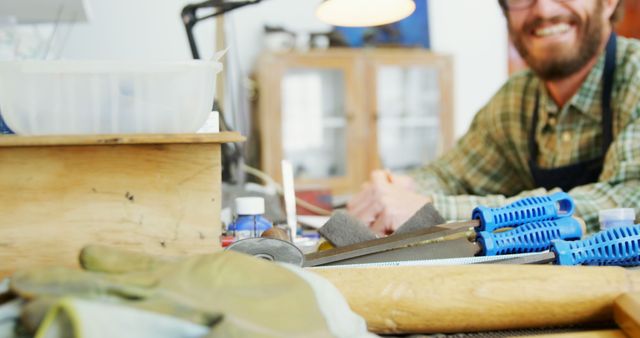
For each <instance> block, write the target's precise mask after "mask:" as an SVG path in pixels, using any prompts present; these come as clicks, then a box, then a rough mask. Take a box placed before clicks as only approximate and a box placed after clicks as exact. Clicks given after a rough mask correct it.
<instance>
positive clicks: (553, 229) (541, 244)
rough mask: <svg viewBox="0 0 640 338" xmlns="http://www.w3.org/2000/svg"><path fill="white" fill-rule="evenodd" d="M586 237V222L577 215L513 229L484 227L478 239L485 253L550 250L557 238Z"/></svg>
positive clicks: (572, 238) (485, 254) (484, 254)
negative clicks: (583, 233)
mask: <svg viewBox="0 0 640 338" xmlns="http://www.w3.org/2000/svg"><path fill="white" fill-rule="evenodd" d="M580 237H582V224H581V223H580V222H579V221H578V220H577V219H575V218H573V217H564V218H559V219H557V220H553V221H543V222H534V223H528V224H524V225H521V226H519V227H517V228H514V229H513V230H509V231H505V232H500V233H492V232H488V231H481V232H479V233H478V235H477V239H476V241H477V242H478V244H480V247H481V248H482V252H481V253H480V255H482V256H496V255H507V254H519V253H529V252H539V251H544V250H548V249H549V248H550V247H551V241H552V240H555V239H564V240H576V239H580Z"/></svg>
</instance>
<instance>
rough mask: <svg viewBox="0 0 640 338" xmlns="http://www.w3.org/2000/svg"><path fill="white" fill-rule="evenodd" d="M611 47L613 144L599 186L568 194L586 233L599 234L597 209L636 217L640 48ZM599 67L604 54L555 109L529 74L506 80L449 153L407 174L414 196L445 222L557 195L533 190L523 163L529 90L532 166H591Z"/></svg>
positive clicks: (638, 44)
mask: <svg viewBox="0 0 640 338" xmlns="http://www.w3.org/2000/svg"><path fill="white" fill-rule="evenodd" d="M617 48H618V49H617V56H616V64H617V66H616V71H615V78H614V83H613V93H612V110H613V114H614V117H613V129H614V131H613V132H614V134H613V135H614V141H613V143H612V144H611V146H610V147H609V150H608V152H607V154H606V158H605V163H604V169H603V171H602V174H601V175H600V178H599V180H598V182H596V183H592V184H588V185H583V186H579V187H576V188H574V189H572V190H571V191H569V194H570V195H571V196H572V197H573V198H574V200H575V202H576V214H577V215H578V216H580V217H582V218H583V219H584V220H585V221H586V222H587V225H588V229H589V231H595V230H598V210H601V209H608V208H616V207H628V208H635V209H636V213H638V211H640V41H638V40H631V39H625V38H618V42H617ZM603 68H604V53H602V55H601V56H600V58H599V60H598V62H597V64H596V66H595V67H594V68H593V69H592V70H591V72H590V73H589V75H588V76H587V78H586V80H585V81H584V83H583V84H582V87H580V89H579V90H578V92H577V93H576V94H575V95H574V96H573V97H572V98H571V99H570V101H569V102H567V104H565V105H564V107H562V108H559V107H558V106H557V105H556V104H555V103H554V101H553V100H552V99H551V98H550V97H549V95H548V93H547V91H546V89H545V87H544V85H543V83H542V82H541V80H540V79H538V78H537V77H536V76H535V75H534V74H533V73H532V72H530V71H524V72H521V73H518V74H516V75H514V76H512V77H511V78H510V79H509V80H508V81H507V83H506V84H505V85H504V86H503V87H502V88H501V89H500V90H499V91H498V93H497V94H496V95H495V96H494V97H493V98H492V99H491V100H490V101H489V103H488V104H487V105H486V106H484V107H483V108H482V109H481V110H480V111H479V112H478V114H477V115H476V116H475V118H474V120H473V123H472V124H471V127H470V128H469V131H468V132H467V134H466V135H464V136H463V137H462V138H461V139H460V140H459V141H458V142H457V144H456V146H455V147H454V148H453V149H452V150H450V151H448V152H447V153H446V154H445V155H444V156H442V157H441V158H439V159H438V160H436V161H435V162H433V163H431V164H430V165H428V166H426V167H425V168H422V169H420V170H417V171H415V172H413V173H412V176H413V177H414V178H415V179H416V181H417V183H418V188H419V191H420V192H421V193H423V194H425V195H429V196H431V197H432V198H433V200H434V204H435V207H436V208H437V209H438V210H439V211H440V212H441V213H442V214H443V216H444V217H445V218H447V219H468V218H469V217H470V215H471V211H472V209H473V208H474V207H475V206H477V205H486V206H490V207H491V206H499V205H503V204H506V203H510V202H511V201H513V200H515V199H517V198H521V197H525V196H531V195H543V194H547V193H550V192H555V191H559V189H554V190H552V191H547V190H546V189H544V188H537V189H536V186H535V184H534V181H533V178H532V176H531V172H530V170H529V166H528V163H527V161H528V160H529V148H528V142H527V140H528V135H529V134H528V131H529V130H530V129H531V128H532V115H533V109H534V103H535V96H536V91H537V90H540V111H539V119H538V125H537V126H535V128H536V140H537V142H538V145H539V155H538V165H539V166H540V167H541V168H556V167H561V166H565V165H569V164H574V163H578V162H581V161H586V160H591V159H593V158H596V157H598V156H599V155H600V153H601V143H602V124H601V122H602V119H601V109H600V101H601V92H602V72H603ZM523 95H524V97H523ZM523 106H524V109H523Z"/></svg>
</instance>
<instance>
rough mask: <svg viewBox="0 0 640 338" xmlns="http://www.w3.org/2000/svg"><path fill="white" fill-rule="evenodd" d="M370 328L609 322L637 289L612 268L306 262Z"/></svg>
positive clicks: (638, 280) (633, 278) (634, 280)
mask: <svg viewBox="0 0 640 338" xmlns="http://www.w3.org/2000/svg"><path fill="white" fill-rule="evenodd" d="M310 270H311V271H314V272H316V273H317V274H319V275H321V276H323V277H325V278H327V279H328V280H329V281H330V282H332V283H333V284H334V285H335V286H336V287H337V288H338V289H339V290H340V291H341V292H342V294H343V295H344V296H345V298H346V299H347V302H348V303H349V305H350V306H351V308H352V309H353V310H354V311H355V312H356V313H358V314H360V315H361V316H363V317H364V318H365V320H366V321H367V325H368V327H369V329H370V330H371V331H373V332H376V333H436V332H437V333H443V332H445V333H446V332H476V331H493V330H503V329H519V328H535V327H556V326H567V325H577V324H584V323H591V324H592V323H598V322H611V321H612V319H613V303H614V300H615V299H616V298H617V297H618V296H620V295H622V294H624V293H627V292H632V291H639V290H640V273H639V272H634V271H630V270H625V269H623V268H618V267H560V266H550V265H546V266H530V265H527V266H524V265H520V266H518V265H464V266H423V267H415V266H414V267H380V268H340V269H338V268H328V269H327V268H312V269H310Z"/></svg>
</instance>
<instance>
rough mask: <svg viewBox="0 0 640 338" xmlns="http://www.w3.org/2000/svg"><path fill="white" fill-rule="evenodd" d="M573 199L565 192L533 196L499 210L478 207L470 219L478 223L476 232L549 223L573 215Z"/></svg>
mask: <svg viewBox="0 0 640 338" xmlns="http://www.w3.org/2000/svg"><path fill="white" fill-rule="evenodd" d="M574 210H575V204H574V203H573V198H571V196H569V194H567V193H565V192H557V193H554V194H551V195H548V196H540V197H538V196H535V197H527V198H523V199H520V200H518V201H516V202H513V203H511V204H509V205H507V206H504V207H500V208H488V207H485V206H478V207H476V208H475V209H473V213H472V215H471V218H472V219H477V220H479V221H480V225H479V226H477V227H476V231H478V232H480V231H489V232H492V231H495V230H497V229H501V228H507V227H514V226H519V225H523V224H527V223H533V222H540V221H549V220H554V219H558V218H562V217H569V216H571V215H573V212H574Z"/></svg>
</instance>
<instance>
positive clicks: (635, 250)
mask: <svg viewBox="0 0 640 338" xmlns="http://www.w3.org/2000/svg"><path fill="white" fill-rule="evenodd" d="M551 250H552V251H553V252H554V253H555V254H556V257H557V258H556V263H557V264H559V265H583V264H584V265H617V266H637V265H640V225H630V226H623V227H615V228H610V229H607V230H605V231H601V232H599V233H597V234H595V235H593V236H591V237H589V238H587V239H584V240H581V241H574V242H567V241H563V240H556V241H553V242H552V245H551Z"/></svg>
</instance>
